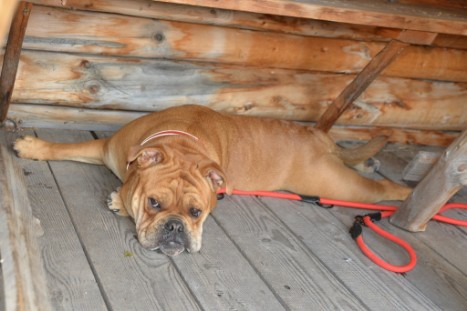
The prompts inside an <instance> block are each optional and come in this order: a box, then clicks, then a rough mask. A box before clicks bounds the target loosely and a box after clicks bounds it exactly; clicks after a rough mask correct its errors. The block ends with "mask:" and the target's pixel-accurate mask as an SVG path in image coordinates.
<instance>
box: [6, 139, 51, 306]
mask: <svg viewBox="0 0 467 311" xmlns="http://www.w3.org/2000/svg"><path fill="white" fill-rule="evenodd" d="M0 172H2V173H1V174H0V237H1V238H0V254H1V269H2V278H3V280H2V282H3V286H2V287H3V288H4V291H5V292H4V293H2V297H3V298H2V300H3V302H2V304H3V305H4V307H5V310H50V303H49V297H48V294H47V285H46V281H45V273H44V268H43V264H42V262H43V260H44V259H43V258H42V257H41V253H40V248H39V246H38V242H37V236H38V235H40V234H41V230H42V228H41V223H40V221H39V220H38V219H37V218H35V217H34V216H33V215H32V212H31V205H30V202H29V199H28V195H27V190H26V185H25V182H24V179H23V178H22V171H21V168H20V167H19V166H18V164H17V163H16V162H15V161H14V160H13V159H12V154H11V152H9V151H8V150H7V148H6V147H5V146H4V145H3V144H1V145H0Z"/></svg>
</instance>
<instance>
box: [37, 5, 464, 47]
mask: <svg viewBox="0 0 467 311" xmlns="http://www.w3.org/2000/svg"><path fill="white" fill-rule="evenodd" d="M31 2H33V3H35V4H39V5H45V6H54V7H61V8H68V9H76V10H84V11H93V12H107V13H117V14H122V15H130V16H138V17H147V18H154V19H162V20H170V21H181V22H188V23H196V24H209V25H217V26H226V27H233V28H241V29H250V30H263V31H271V32H279V33H289V34H295V35H303V36H314V37H326V38H341V39H352V40H362V41H386V42H387V41H390V40H391V39H395V38H397V36H398V35H399V34H400V32H401V30H400V29H397V28H385V27H381V26H379V27H374V26H368V25H355V24H348V21H346V22H330V21H323V20H315V19H305V18H293V17H288V16H277V15H271V14H257V13H251V12H242V11H233V10H223V9H217V8H207V7H199V6H189V5H180V4H172V3H162V2H156V1H153V0H133V1H126V0H85V1H83V0H67V1H66V2H64V1H61V0H32V1H31ZM437 5H440V4H439V3H438V4H437ZM433 45H434V46H443V47H453V48H461V49H467V37H465V36H462V35H447V34H439V35H438V36H437V38H436V40H435V41H434V42H433Z"/></svg>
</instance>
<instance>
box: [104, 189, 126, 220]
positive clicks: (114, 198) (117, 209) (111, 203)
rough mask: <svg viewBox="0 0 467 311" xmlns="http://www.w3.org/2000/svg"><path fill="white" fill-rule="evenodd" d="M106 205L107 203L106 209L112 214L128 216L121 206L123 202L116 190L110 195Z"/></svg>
mask: <svg viewBox="0 0 467 311" xmlns="http://www.w3.org/2000/svg"><path fill="white" fill-rule="evenodd" d="M106 203H107V207H108V208H109V209H110V210H111V211H112V212H113V213H115V214H117V215H120V216H128V213H127V211H126V209H125V207H124V206H123V201H122V198H121V197H120V194H119V193H118V190H117V191H114V192H112V193H111V194H110V196H109V197H108V199H107V201H106Z"/></svg>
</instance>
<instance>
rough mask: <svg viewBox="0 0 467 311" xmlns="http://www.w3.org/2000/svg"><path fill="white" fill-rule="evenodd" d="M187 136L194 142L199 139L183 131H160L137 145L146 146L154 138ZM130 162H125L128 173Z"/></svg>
mask: <svg viewBox="0 0 467 311" xmlns="http://www.w3.org/2000/svg"><path fill="white" fill-rule="evenodd" d="M179 135H180V136H187V137H189V138H191V139H193V140H194V141H199V138H198V137H196V136H194V135H192V134H190V133H187V132H184V131H177V130H168V131H161V132H157V133H155V134H152V135H150V136H148V137H146V138H145V139H144V140H143V141H142V142H141V144H139V145H140V146H143V145H144V144H146V143H147V142H149V141H151V140H153V139H156V138H159V137H164V136H179ZM130 164H131V163H130V162H127V164H126V170H127V171H128V168H129V167H130Z"/></svg>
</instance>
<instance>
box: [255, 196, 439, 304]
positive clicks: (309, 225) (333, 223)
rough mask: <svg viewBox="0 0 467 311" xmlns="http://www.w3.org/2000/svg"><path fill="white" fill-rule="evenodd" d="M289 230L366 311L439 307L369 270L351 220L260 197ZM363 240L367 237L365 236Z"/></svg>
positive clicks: (400, 281)
mask: <svg viewBox="0 0 467 311" xmlns="http://www.w3.org/2000/svg"><path fill="white" fill-rule="evenodd" d="M261 201H262V202H263V203H264V204H265V205H266V206H267V207H268V208H269V209H270V210H271V211H272V212H274V213H275V214H276V215H277V216H278V217H280V219H281V220H282V221H283V222H284V224H285V225H286V226H287V228H288V229H289V230H291V231H292V232H293V233H294V234H295V235H296V236H299V237H300V239H301V241H302V242H303V243H304V244H305V245H306V246H307V247H308V248H309V249H310V250H311V251H312V252H313V254H315V255H316V256H317V257H318V258H319V259H320V260H321V261H322V262H323V263H324V264H325V265H326V266H327V267H328V269H329V270H331V271H333V272H334V273H335V275H337V276H338V277H339V279H340V280H342V282H343V284H345V286H346V287H347V288H349V290H350V291H352V293H354V294H355V295H356V296H357V297H359V299H360V300H361V301H363V302H364V303H365V306H366V307H367V309H369V310H415V309H424V310H435V309H438V306H437V305H436V304H434V303H433V302H432V300H430V297H426V296H425V295H423V293H421V292H420V291H419V290H418V289H417V287H416V286H414V285H413V284H411V283H410V282H409V281H407V280H406V279H404V278H402V277H400V276H398V275H394V274H391V273H388V272H387V271H385V270H383V269H379V268H378V267H374V268H372V269H370V268H369V266H371V265H372V264H371V263H368V259H367V258H366V257H365V256H364V255H363V254H362V253H361V251H360V249H359V248H358V247H357V246H356V244H355V242H354V241H353V239H352V238H351V237H350V235H349V233H348V229H349V225H347V223H349V222H352V220H353V218H352V217H349V221H348V222H346V223H343V222H341V221H339V219H337V218H336V217H335V216H334V214H335V213H338V211H335V210H334V209H331V210H328V209H323V208H321V207H318V206H316V205H312V204H306V203H294V202H287V201H284V200H277V199H269V198H261ZM365 238H366V236H365Z"/></svg>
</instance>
